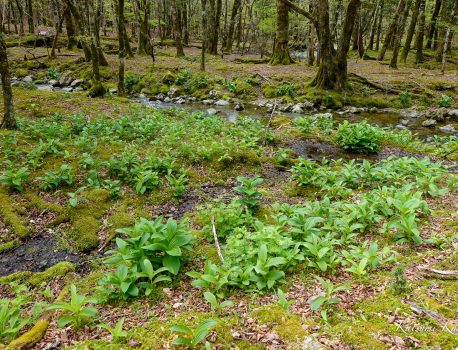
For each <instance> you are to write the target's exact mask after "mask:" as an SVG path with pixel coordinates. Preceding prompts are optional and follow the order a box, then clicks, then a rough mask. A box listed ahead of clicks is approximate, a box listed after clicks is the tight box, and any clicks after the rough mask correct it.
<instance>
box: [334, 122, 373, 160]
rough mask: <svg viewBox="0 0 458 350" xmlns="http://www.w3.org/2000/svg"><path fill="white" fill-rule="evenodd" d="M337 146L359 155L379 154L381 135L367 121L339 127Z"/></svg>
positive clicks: (343, 124)
mask: <svg viewBox="0 0 458 350" xmlns="http://www.w3.org/2000/svg"><path fill="white" fill-rule="evenodd" d="M336 142H337V144H338V145H339V146H340V147H342V148H343V149H345V150H348V151H352V152H359V153H378V151H379V150H380V134H379V132H378V131H377V129H376V128H374V127H373V126H372V125H370V124H369V123H368V122H367V121H363V122H360V123H349V122H348V121H344V122H343V123H342V124H340V125H339V128H338V129H337V134H336Z"/></svg>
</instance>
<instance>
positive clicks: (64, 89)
mask: <svg viewBox="0 0 458 350" xmlns="http://www.w3.org/2000/svg"><path fill="white" fill-rule="evenodd" d="M62 91H64V92H72V91H73V88H71V87H70V86H67V87H64V88H62Z"/></svg>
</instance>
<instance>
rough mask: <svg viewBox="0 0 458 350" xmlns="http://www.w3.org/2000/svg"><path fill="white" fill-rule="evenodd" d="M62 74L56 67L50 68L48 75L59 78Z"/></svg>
mask: <svg viewBox="0 0 458 350" xmlns="http://www.w3.org/2000/svg"><path fill="white" fill-rule="evenodd" d="M60 75H61V74H60V72H59V71H58V70H57V69H56V68H53V67H50V68H48V77H50V78H51V79H59V77H60Z"/></svg>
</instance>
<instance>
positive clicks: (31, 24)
mask: <svg viewBox="0 0 458 350" xmlns="http://www.w3.org/2000/svg"><path fill="white" fill-rule="evenodd" d="M27 22H28V25H29V33H30V34H33V33H35V24H34V21H33V5H32V0H27Z"/></svg>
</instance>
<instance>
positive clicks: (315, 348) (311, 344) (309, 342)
mask: <svg viewBox="0 0 458 350" xmlns="http://www.w3.org/2000/svg"><path fill="white" fill-rule="evenodd" d="M301 349H302V350H324V347H323V345H321V344H320V343H319V342H317V341H316V339H315V338H313V337H311V336H309V337H305V338H304V339H303V340H302V344H301Z"/></svg>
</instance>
